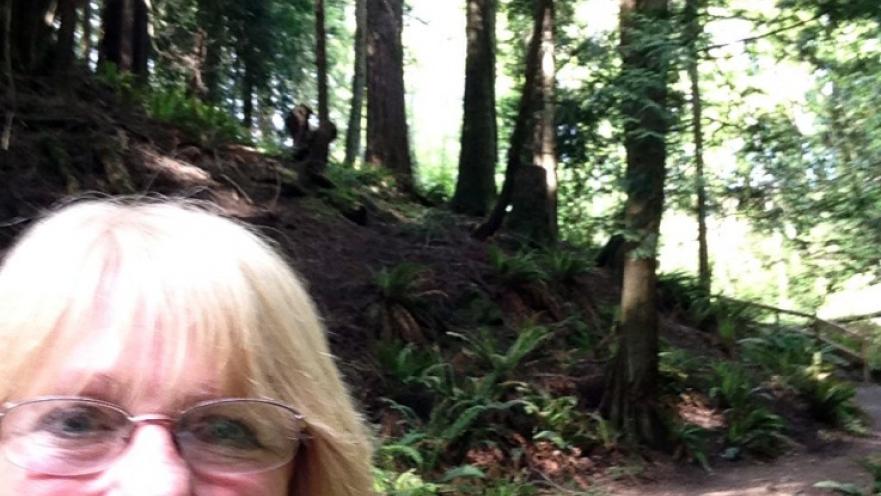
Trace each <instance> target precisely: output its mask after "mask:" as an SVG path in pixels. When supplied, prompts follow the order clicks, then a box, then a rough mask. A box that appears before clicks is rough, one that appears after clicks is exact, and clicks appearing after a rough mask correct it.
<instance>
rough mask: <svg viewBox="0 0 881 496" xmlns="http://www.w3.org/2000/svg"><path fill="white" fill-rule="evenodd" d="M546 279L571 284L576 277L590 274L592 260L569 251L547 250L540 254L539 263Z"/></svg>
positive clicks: (592, 264) (592, 265)
mask: <svg viewBox="0 0 881 496" xmlns="http://www.w3.org/2000/svg"><path fill="white" fill-rule="evenodd" d="M539 263H540V264H541V266H542V267H544V268H545V270H546V272H547V275H548V277H549V278H550V279H551V280H553V281H557V282H561V283H572V282H574V281H575V279H576V277H578V276H580V275H582V274H586V273H588V272H590V271H591V270H592V269H593V267H594V263H593V260H592V259H590V258H588V257H586V256H583V255H581V254H578V253H575V252H573V251H571V250H562V249H556V250H549V251H547V252H546V253H544V254H542V256H541V260H540V262H539Z"/></svg>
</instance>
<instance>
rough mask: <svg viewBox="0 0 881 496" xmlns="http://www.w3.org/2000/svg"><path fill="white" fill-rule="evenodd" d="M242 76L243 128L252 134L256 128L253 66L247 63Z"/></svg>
mask: <svg viewBox="0 0 881 496" xmlns="http://www.w3.org/2000/svg"><path fill="white" fill-rule="evenodd" d="M244 65H245V67H244V71H243V74H242V126H244V127H245V128H246V129H247V130H248V132H249V133H250V132H251V131H252V130H253V128H254V75H253V69H251V64H249V63H248V62H247V61H246V62H245V64H244Z"/></svg>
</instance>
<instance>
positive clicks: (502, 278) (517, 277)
mask: <svg viewBox="0 0 881 496" xmlns="http://www.w3.org/2000/svg"><path fill="white" fill-rule="evenodd" d="M489 263H490V266H492V268H493V271H494V272H495V276H496V277H497V278H498V279H499V282H500V283H501V284H502V285H504V286H507V287H517V286H522V285H528V284H535V283H539V284H544V283H545V282H546V281H548V279H549V276H548V274H547V272H545V271H544V270H543V269H542V268H541V265H540V264H539V260H538V256H537V255H536V254H535V253H533V252H524V253H518V254H516V255H508V254H506V253H505V252H504V251H503V250H502V249H501V248H499V247H497V246H491V247H490V249H489Z"/></svg>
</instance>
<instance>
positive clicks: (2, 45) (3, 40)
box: [0, 0, 15, 152]
mask: <svg viewBox="0 0 881 496" xmlns="http://www.w3.org/2000/svg"><path fill="white" fill-rule="evenodd" d="M12 2H13V0H3V3H2V4H0V8H2V11H0V14H2V18H0V58H2V61H3V81H2V83H3V86H5V88H6V95H5V98H6V100H7V105H5V107H6V108H5V109H4V111H3V122H2V129H0V151H4V152H5V151H7V150H9V146H10V144H11V142H12V124H13V122H14V121H15V75H14V74H13V73H12Z"/></svg>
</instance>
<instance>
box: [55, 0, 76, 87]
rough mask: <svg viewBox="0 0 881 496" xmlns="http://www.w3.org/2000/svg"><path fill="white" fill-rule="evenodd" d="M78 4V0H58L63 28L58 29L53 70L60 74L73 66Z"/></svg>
mask: <svg viewBox="0 0 881 496" xmlns="http://www.w3.org/2000/svg"><path fill="white" fill-rule="evenodd" d="M76 4H77V2H76V0H58V11H59V13H60V15H61V28H60V29H59V30H58V41H57V42H56V44H55V54H54V60H53V63H52V70H53V71H54V72H55V73H56V74H58V75H62V74H65V73H67V72H68V71H70V68H71V67H72V66H73V61H74V58H75V52H74V50H75V46H74V45H75V35H76V23H77V18H76Z"/></svg>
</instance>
